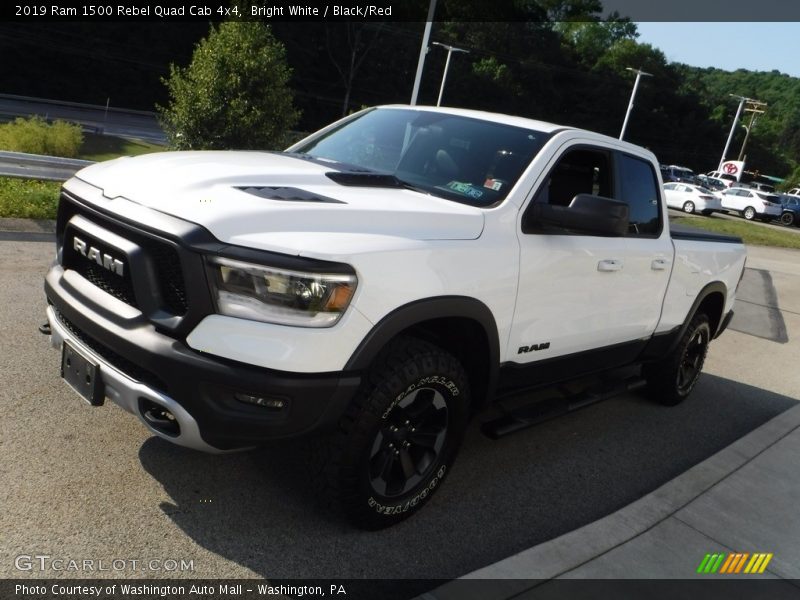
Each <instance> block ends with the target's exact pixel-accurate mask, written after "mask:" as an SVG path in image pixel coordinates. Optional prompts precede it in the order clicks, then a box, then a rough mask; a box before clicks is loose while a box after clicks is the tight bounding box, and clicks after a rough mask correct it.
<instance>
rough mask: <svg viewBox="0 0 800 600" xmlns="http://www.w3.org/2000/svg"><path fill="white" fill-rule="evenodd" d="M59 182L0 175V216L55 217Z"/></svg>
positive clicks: (59, 187)
mask: <svg viewBox="0 0 800 600" xmlns="http://www.w3.org/2000/svg"><path fill="white" fill-rule="evenodd" d="M60 189H61V184H60V183H58V182H53V181H30V180H27V179H12V178H10V177H9V178H6V177H0V217H21V218H28V219H55V218H56V209H57V208H58V194H59V190H60Z"/></svg>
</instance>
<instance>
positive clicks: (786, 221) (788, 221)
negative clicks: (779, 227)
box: [781, 212, 795, 227]
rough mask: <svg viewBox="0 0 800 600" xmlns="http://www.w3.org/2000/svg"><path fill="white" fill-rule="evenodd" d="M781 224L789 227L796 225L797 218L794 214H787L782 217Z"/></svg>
mask: <svg viewBox="0 0 800 600" xmlns="http://www.w3.org/2000/svg"><path fill="white" fill-rule="evenodd" d="M781 223H782V224H783V225H786V226H787V227H789V226H791V225H794V224H795V218H794V213H793V212H785V213H783V214H782V215H781Z"/></svg>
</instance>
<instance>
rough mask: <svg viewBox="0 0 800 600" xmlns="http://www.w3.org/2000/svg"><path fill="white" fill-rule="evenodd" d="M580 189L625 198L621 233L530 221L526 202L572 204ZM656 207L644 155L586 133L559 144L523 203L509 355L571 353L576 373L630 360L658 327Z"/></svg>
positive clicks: (663, 230)
mask: <svg viewBox="0 0 800 600" xmlns="http://www.w3.org/2000/svg"><path fill="white" fill-rule="evenodd" d="M577 194H592V195H595V196H604V197H608V198H613V199H616V200H623V201H625V202H627V203H628V205H629V213H630V225H629V231H628V234H627V235H626V236H619V237H604V236H598V235H586V234H582V233H580V232H575V231H568V230H563V229H557V228H553V227H548V228H546V229H545V228H543V227H541V226H539V225H537V224H536V223H534V222H532V217H531V214H532V212H533V211H531V210H529V207H530V206H531V203H534V202H544V203H551V204H558V205H562V206H569V205H570V203H571V202H572V199H573V198H574V197H575V196H576V195H577ZM663 211H664V209H663V203H662V201H661V194H660V191H659V184H658V178H657V177H656V173H655V170H654V168H653V165H652V163H651V162H650V161H648V160H645V159H643V158H639V157H636V156H632V155H628V154H623V153H621V152H617V151H614V150H611V149H609V148H603V147H601V146H593V145H591V144H585V143H572V144H567V145H566V146H565V147H563V148H562V149H561V150H560V151H559V152H558V153H557V154H556V156H555V157H554V159H553V160H552V161H551V162H550V164H549V166H548V173H547V174H546V176H545V178H544V179H543V180H541V181H540V183H539V185H538V188H537V189H534V190H533V191H532V194H531V198H530V199H529V200H528V202H527V203H526V205H524V206H523V208H522V210H521V211H520V214H521V217H520V221H519V224H518V225H519V228H518V236H519V240H520V280H519V286H518V294H517V301H516V306H515V313H514V321H513V326H512V331H511V335H510V337H509V346H508V348H507V352H506V360H507V362H510V363H518V364H520V365H525V364H529V363H534V362H538V361H540V360H542V359H551V358H556V357H570V358H571V359H572V358H574V359H575V361H574V364H575V371H574V372H575V373H576V374H577V373H578V372H584V371H591V370H594V368H608V367H609V366H613V365H614V364H624V363H626V362H629V361H630V360H633V358H635V356H636V355H637V354H638V351H639V349H640V348H641V347H642V346H643V344H644V341H645V340H646V339H647V338H649V337H650V336H651V335H652V333H653V331H654V330H655V327H656V325H657V323H658V320H659V318H660V314H661V306H662V302H663V299H664V295H665V293H666V288H667V284H668V282H669V276H670V272H671V267H672V258H673V248H672V242H671V240H670V238H669V231H668V227H667V226H666V224H665V219H666V216H665V215H664V214H663ZM601 349H602V350H601ZM597 350H601V351H600V352H593V351H597ZM595 358H599V359H600V362H599V363H598V364H597V365H596V367H595V363H594V359H595Z"/></svg>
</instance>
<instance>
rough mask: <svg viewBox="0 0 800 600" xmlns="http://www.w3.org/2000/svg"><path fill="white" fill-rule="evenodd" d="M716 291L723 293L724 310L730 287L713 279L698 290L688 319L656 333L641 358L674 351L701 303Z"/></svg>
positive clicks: (720, 320)
mask: <svg viewBox="0 0 800 600" xmlns="http://www.w3.org/2000/svg"><path fill="white" fill-rule="evenodd" d="M714 293H720V294H722V310H723V312H724V311H725V303H726V302H727V301H728V288H727V287H726V286H725V284H724V283H722V282H721V281H712V282H711V283H709V284H706V285H705V287H703V289H702V290H700V291H699V292H698V294H697V297H696V298H695V299H694V302H693V303H692V307H691V308H690V309H689V312H688V313H687V314H686V319H685V320H684V321H683V323H682V324H681V325H679V326H677V327H675V328H674V329H672V330H670V331H667V332H664V333H662V334H657V335H654V336H653V337H652V338H650V341H649V342H648V343H647V346H646V347H645V349H644V350H642V354H641V360H644V361H649V360H658V359H660V358H663V357H664V356H666V355H667V354H669V353H670V352H672V351H673V350H674V349H675V347H676V346H677V345H678V342H680V340H681V338H683V335H684V334H685V333H686V330H687V329H688V328H689V324H690V323H691V322H692V319H693V318H694V316H695V314H697V309H698V308H700V305H701V304H702V303H703V301H704V300H705V299H706V298H708V297H709V296H710V295H711V294H714ZM724 319H725V315H724V314H721V315H720V318H719V324H718V325H717V331H719V328H720V327H721V326H722V324H723V322H724ZM717 331H712V332H711V339H714V338H715V337H716V335H717Z"/></svg>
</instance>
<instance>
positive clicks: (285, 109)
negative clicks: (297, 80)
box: [158, 22, 299, 150]
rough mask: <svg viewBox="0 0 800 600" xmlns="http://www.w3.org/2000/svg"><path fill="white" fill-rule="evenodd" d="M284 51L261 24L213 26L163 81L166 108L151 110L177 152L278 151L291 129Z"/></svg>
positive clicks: (294, 120) (292, 112) (294, 117)
mask: <svg viewBox="0 0 800 600" xmlns="http://www.w3.org/2000/svg"><path fill="white" fill-rule="evenodd" d="M290 75H291V70H290V69H289V67H288V66H287V64H286V58H285V52H284V47H283V45H282V44H281V43H280V42H279V41H277V40H276V39H275V38H274V37H273V35H272V33H271V31H270V28H269V27H268V26H265V25H264V24H262V23H260V22H225V23H221V24H219V25H218V26H212V28H211V31H210V33H209V35H208V37H207V38H205V39H204V40H202V41H201V42H200V43H199V44H198V45H197V47H196V48H195V51H194V55H193V56H192V62H191V64H190V65H189V66H188V67H186V68H181V67H176V66H175V65H172V66H171V67H170V77H169V78H168V79H165V80H164V83H165V84H166V86H167V88H168V90H169V95H170V103H169V105H168V106H167V107H160V106H159V107H158V109H159V112H160V114H161V121H162V124H163V126H164V129H165V131H166V133H167V136H168V138H169V141H170V145H171V146H172V147H174V148H177V149H193V150H200V149H229V148H240V149H260V150H273V149H280V148H282V147H283V145H284V142H285V139H286V134H287V133H288V131H289V130H290V129H291V128H292V127H293V126H294V125H295V124H296V123H297V120H298V118H299V113H298V112H297V111H296V110H295V109H294V107H293V106H292V93H291V91H290V89H289V87H288V82H289V77H290Z"/></svg>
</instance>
